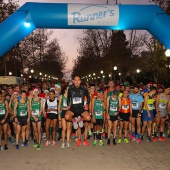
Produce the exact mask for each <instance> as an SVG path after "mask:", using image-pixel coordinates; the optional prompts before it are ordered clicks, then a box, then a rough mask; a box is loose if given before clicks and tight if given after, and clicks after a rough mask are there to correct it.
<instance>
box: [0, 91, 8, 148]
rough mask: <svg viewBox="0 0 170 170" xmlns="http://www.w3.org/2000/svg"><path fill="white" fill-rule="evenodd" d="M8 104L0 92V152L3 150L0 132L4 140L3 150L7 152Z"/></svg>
mask: <svg viewBox="0 0 170 170" xmlns="http://www.w3.org/2000/svg"><path fill="white" fill-rule="evenodd" d="M8 113H9V109H8V102H7V100H5V99H4V97H3V95H2V92H1V91H0V150H2V149H3V147H2V139H1V137H2V132H3V133H4V139H5V146H4V150H7V149H8V147H7V143H8V135H7V127H8V124H7V123H8V120H7V117H8Z"/></svg>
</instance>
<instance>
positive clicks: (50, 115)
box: [47, 113, 58, 120]
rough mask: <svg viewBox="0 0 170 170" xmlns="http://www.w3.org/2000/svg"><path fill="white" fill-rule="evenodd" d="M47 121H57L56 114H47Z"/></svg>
mask: <svg viewBox="0 0 170 170" xmlns="http://www.w3.org/2000/svg"><path fill="white" fill-rule="evenodd" d="M47 119H50V120H53V119H58V114H55V113H47Z"/></svg>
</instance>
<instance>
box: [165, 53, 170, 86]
mask: <svg viewBox="0 0 170 170" xmlns="http://www.w3.org/2000/svg"><path fill="white" fill-rule="evenodd" d="M165 55H166V57H167V81H168V82H167V83H168V84H169V83H170V80H169V64H170V50H166V52H165Z"/></svg>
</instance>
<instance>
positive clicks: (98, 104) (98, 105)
mask: <svg viewBox="0 0 170 170" xmlns="http://www.w3.org/2000/svg"><path fill="white" fill-rule="evenodd" d="M103 112H104V109H103V105H102V101H101V100H98V99H95V101H94V117H95V119H103Z"/></svg>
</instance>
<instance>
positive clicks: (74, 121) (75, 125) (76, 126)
mask: <svg viewBox="0 0 170 170" xmlns="http://www.w3.org/2000/svg"><path fill="white" fill-rule="evenodd" d="M77 122H78V119H77V117H75V118H74V120H73V127H74V129H77V128H78V124H77Z"/></svg>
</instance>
